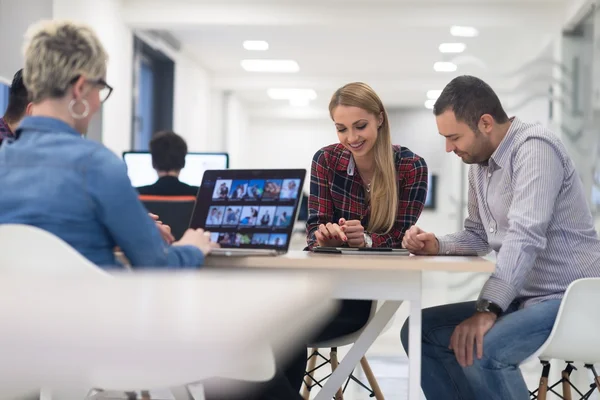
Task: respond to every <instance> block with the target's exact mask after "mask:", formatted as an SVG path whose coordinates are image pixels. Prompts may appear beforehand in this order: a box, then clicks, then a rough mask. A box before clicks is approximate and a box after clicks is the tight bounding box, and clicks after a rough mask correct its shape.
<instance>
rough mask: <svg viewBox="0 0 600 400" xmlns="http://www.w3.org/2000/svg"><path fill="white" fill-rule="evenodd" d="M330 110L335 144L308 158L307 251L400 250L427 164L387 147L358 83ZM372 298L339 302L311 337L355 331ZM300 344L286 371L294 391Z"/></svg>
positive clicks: (374, 109) (384, 130) (385, 132)
mask: <svg viewBox="0 0 600 400" xmlns="http://www.w3.org/2000/svg"><path fill="white" fill-rule="evenodd" d="M329 113H330V115H331V118H332V119H333V122H334V123H335V128H336V130H337V136H338V140H339V143H336V144H332V145H330V146H327V147H325V148H322V149H321V150H319V151H317V153H316V154H315V155H314V157H313V161H312V168H311V176H310V196H309V200H308V220H307V222H306V233H307V244H308V247H307V249H312V248H314V247H315V246H350V247H400V244H401V243H402V238H403V237H404V232H405V231H406V230H407V229H409V228H410V227H411V226H412V225H414V224H415V223H416V222H417V220H418V219H419V216H420V215H421V212H422V210H423V207H424V205H425V198H426V197H427V164H426V163H425V160H423V159H422V158H421V157H419V156H418V155H416V154H415V153H413V152H412V151H410V150H409V149H407V148H406V147H400V146H395V145H392V138H391V133H390V124H389V119H388V115H387V112H386V110H385V108H384V106H383V103H382V101H381V99H380V98H379V96H377V94H376V93H375V91H373V89H372V88H371V87H369V86H368V85H366V84H364V83H350V84H347V85H345V86H343V87H342V88H340V89H338V90H337V91H336V92H335V93H334V94H333V96H332V98H331V101H330V103H329ZM371 304H372V302H371V301H365V300H344V301H342V304H341V308H340V310H339V312H338V314H337V315H336V316H335V317H334V318H333V320H332V321H331V322H330V323H329V324H328V325H327V326H326V327H325V328H324V329H323V331H322V332H321V333H319V334H318V335H317V336H316V337H315V338H313V342H321V341H325V340H330V339H333V338H336V337H340V336H343V335H348V334H351V333H354V332H356V331H358V330H359V329H361V328H362V327H363V326H364V325H365V324H366V322H367V320H368V318H369V315H370V313H371ZM305 369H306V349H304V352H303V353H302V354H301V356H298V358H297V359H296V362H295V363H294V364H293V365H292V366H291V367H290V368H289V370H288V371H287V372H286V375H287V376H288V379H289V380H290V382H291V384H292V385H293V386H294V387H295V388H298V390H299V389H300V386H301V383H302V378H303V376H304V371H305Z"/></svg>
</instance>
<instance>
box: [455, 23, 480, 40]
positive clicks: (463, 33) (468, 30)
mask: <svg viewBox="0 0 600 400" xmlns="http://www.w3.org/2000/svg"><path fill="white" fill-rule="evenodd" d="M450 34H451V35H452V36H458V37H476V36H478V35H479V32H478V31H477V29H475V28H473V27H472V26H456V25H455V26H453V27H451V28H450Z"/></svg>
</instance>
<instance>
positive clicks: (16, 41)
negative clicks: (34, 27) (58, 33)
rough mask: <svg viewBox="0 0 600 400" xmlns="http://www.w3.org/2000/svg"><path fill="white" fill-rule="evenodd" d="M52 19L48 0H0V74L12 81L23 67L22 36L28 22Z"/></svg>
mask: <svg viewBox="0 0 600 400" xmlns="http://www.w3.org/2000/svg"><path fill="white" fill-rule="evenodd" d="M40 19H52V2H51V1H49V0H0V54H1V55H2V56H0V76H1V77H3V78H5V79H7V80H8V81H9V82H11V81H12V77H13V75H14V74H15V72H17V71H18V70H19V69H20V68H22V67H23V54H22V52H21V49H22V47H23V37H24V35H25V31H26V30H27V28H28V27H29V25H30V24H32V23H34V22H36V21H38V20H40Z"/></svg>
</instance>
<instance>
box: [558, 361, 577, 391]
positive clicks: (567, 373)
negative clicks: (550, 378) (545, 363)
mask: <svg viewBox="0 0 600 400" xmlns="http://www.w3.org/2000/svg"><path fill="white" fill-rule="evenodd" d="M574 369H575V368H574V367H573V365H571V363H570V362H567V366H566V367H565V369H564V370H563V372H562V374H561V375H562V392H563V399H564V400H573V394H572V393H571V372H573V370H574Z"/></svg>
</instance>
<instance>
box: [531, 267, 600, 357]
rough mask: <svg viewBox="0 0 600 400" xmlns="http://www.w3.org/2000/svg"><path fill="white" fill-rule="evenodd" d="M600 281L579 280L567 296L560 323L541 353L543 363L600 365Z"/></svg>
mask: <svg viewBox="0 0 600 400" xmlns="http://www.w3.org/2000/svg"><path fill="white" fill-rule="evenodd" d="M598 304H600V278H585V279H579V280H576V281H575V282H573V283H571V285H569V287H568V288H567V291H566V292H565V296H564V298H563V300H562V302H561V305H560V308H559V310H558V315H557V317H556V322H555V323H554V327H553V328H552V332H551V333H550V336H549V337H548V340H546V343H544V345H543V346H542V348H541V349H540V356H539V358H540V360H544V361H549V360H551V359H558V360H564V361H573V362H583V363H586V364H594V363H598V362H600V347H599V346H598V332H599V331H600V313H599V312H598Z"/></svg>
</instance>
